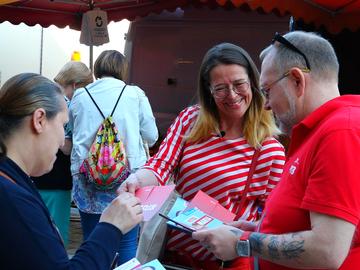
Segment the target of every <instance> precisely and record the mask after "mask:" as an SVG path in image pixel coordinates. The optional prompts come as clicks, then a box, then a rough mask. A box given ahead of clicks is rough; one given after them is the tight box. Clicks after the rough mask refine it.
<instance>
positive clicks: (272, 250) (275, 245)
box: [268, 236, 280, 260]
mask: <svg viewBox="0 0 360 270" xmlns="http://www.w3.org/2000/svg"><path fill="white" fill-rule="evenodd" d="M279 248H280V243H279V240H277V237H276V236H271V237H270V241H269V244H268V252H269V256H270V258H272V259H275V260H276V259H280V252H279Z"/></svg>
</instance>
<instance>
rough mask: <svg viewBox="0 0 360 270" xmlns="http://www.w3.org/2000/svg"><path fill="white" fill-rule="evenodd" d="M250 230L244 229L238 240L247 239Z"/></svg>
mask: <svg viewBox="0 0 360 270" xmlns="http://www.w3.org/2000/svg"><path fill="white" fill-rule="evenodd" d="M251 233H252V232H249V231H244V232H243V234H242V235H241V236H240V241H246V240H249V237H250V235H251Z"/></svg>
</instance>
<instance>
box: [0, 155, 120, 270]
mask: <svg viewBox="0 0 360 270" xmlns="http://www.w3.org/2000/svg"><path fill="white" fill-rule="evenodd" d="M0 171H2V172H3V173H5V174H6V175H8V176H9V177H10V178H12V179H13V180H14V181H15V182H16V184H15V183H13V182H11V181H10V180H8V179H7V178H5V177H3V176H0V213H1V222H0V268H1V269H6V270H12V269H19V270H20V269H21V270H23V269H36V270H50V269H51V270H58V269H64V270H65V269H84V270H85V269H86V270H92V269H94V270H95V269H104V270H109V267H110V265H111V262H112V260H113V258H114V255H115V252H116V251H117V249H118V247H119V245H120V241H121V238H122V234H121V232H120V230H119V229H117V228H116V227H115V226H113V225H111V224H108V223H99V224H98V225H97V226H96V228H95V230H94V231H93V233H92V234H91V235H90V237H89V239H88V240H87V241H85V242H84V243H83V244H82V245H81V247H80V248H79V249H78V251H77V252H76V254H75V255H74V257H73V258H72V259H70V260H69V259H68V255H67V253H66V250H65V248H64V246H63V244H62V240H61V238H60V236H59V234H58V232H57V229H56V227H55V226H54V225H53V223H52V221H51V218H50V215H49V212H48V210H47V208H46V206H45V204H44V203H43V201H42V200H41V198H40V195H39V193H38V192H37V190H36V188H35V186H34V184H33V183H32V181H31V179H30V178H29V177H28V176H27V175H26V174H25V172H23V171H22V170H21V169H20V168H19V167H18V166H17V165H16V164H15V163H14V162H13V161H12V160H10V159H8V158H3V159H1V160H0Z"/></svg>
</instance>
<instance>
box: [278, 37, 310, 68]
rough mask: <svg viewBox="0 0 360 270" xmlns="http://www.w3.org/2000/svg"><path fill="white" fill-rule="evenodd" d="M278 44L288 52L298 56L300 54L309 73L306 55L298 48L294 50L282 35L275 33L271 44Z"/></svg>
mask: <svg viewBox="0 0 360 270" xmlns="http://www.w3.org/2000/svg"><path fill="white" fill-rule="evenodd" d="M276 41H277V42H279V43H281V44H282V45H284V46H285V47H286V48H288V49H289V50H291V51H293V52H296V53H298V54H300V55H301V56H302V57H303V58H304V60H305V63H306V68H307V69H308V70H309V71H310V63H309V60H308V59H307V57H306V55H305V54H304V53H303V52H302V51H300V50H299V49H298V48H296V47H295V46H294V45H293V44H292V43H291V42H290V41H288V40H287V39H286V38H284V37H283V36H282V35H280V34H279V33H278V32H276V33H275V36H274V38H273V39H272V44H274V42H276Z"/></svg>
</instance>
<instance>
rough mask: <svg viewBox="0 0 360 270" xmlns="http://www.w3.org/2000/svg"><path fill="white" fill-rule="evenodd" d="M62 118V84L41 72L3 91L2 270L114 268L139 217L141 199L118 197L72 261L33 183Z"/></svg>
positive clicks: (60, 141)
mask: <svg viewBox="0 0 360 270" xmlns="http://www.w3.org/2000/svg"><path fill="white" fill-rule="evenodd" d="M67 121H68V110H67V105H66V102H65V100H64V97H63V92H62V89H61V87H60V86H59V85H58V84H56V83H54V82H52V81H51V80H49V79H47V78H45V77H43V76H41V75H39V74H35V73H22V74H19V75H16V76H14V77H12V78H10V79H9V80H8V81H7V82H5V84H4V85H3V86H2V88H1V89H0V212H1V222H0V269H6V270H19V269H21V270H22V269H36V270H50V269H51V270H70V269H71V270H77V269H78V270H80V269H82V270H84V269H87V270H95V269H96V270H109V269H112V268H110V267H111V265H112V261H113V260H114V258H116V256H117V255H116V254H117V250H118V246H119V245H120V243H121V240H122V237H124V236H125V235H126V233H127V232H128V231H130V230H131V229H132V228H134V226H136V225H137V224H139V223H140V222H141V221H142V219H143V215H142V208H141V205H140V200H139V199H137V198H136V197H135V196H133V195H132V194H130V193H124V194H121V195H119V196H118V197H116V198H115V199H114V200H113V201H112V202H111V203H109V205H108V207H107V208H106V209H105V210H104V211H103V213H102V215H101V217H100V222H99V224H97V225H96V228H95V229H94V231H93V233H92V234H91V235H90V236H89V238H88V240H87V241H85V242H84V243H83V244H82V245H81V246H80V248H79V249H78V250H77V252H76V253H75V254H74V256H73V257H72V258H71V259H69V257H68V254H67V252H66V249H65V247H64V243H63V242H62V239H61V236H60V234H59V231H58V230H57V228H56V226H55V224H54V223H53V221H52V219H51V216H50V213H49V211H48V209H47V207H46V205H45V203H44V202H43V200H42V199H41V196H40V194H39V192H38V191H37V189H36V187H35V185H34V183H33V181H32V180H31V178H30V176H40V175H42V174H44V173H46V172H49V171H50V170H51V169H52V167H53V164H54V162H55V159H56V153H57V151H58V149H59V147H62V146H63V145H64V140H65V139H64V124H65V123H66V122H67Z"/></svg>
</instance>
